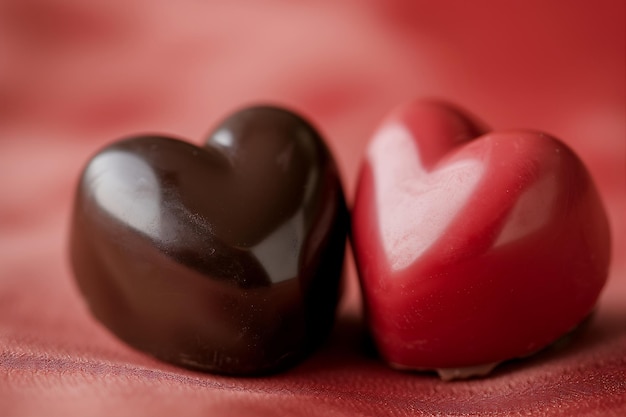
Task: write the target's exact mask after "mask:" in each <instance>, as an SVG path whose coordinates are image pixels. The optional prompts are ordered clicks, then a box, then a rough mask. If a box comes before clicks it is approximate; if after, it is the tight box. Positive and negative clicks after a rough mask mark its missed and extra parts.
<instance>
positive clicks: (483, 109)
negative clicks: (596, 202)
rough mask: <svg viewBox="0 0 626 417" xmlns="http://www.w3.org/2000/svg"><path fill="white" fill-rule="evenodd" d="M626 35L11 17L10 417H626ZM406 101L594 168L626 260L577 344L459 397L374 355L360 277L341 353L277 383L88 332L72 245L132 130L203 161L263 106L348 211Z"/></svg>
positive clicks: (370, 14) (514, 10)
mask: <svg viewBox="0 0 626 417" xmlns="http://www.w3.org/2000/svg"><path fill="white" fill-rule="evenodd" d="M625 28H626V3H625V2H623V1H621V0H596V1H594V2H589V1H581V0H573V1H557V0H547V1H543V0H542V1H540V0H531V1H529V0H526V1H521V0H511V1H497V0H473V1H461V0H458V1H452V0H445V1H437V2H433V1H425V0H424V1H409V0H406V1H401V0H391V1H385V0H379V1H375V0H367V1H358V0H347V1H328V0H327V1H300V2H289V1H285V0H263V1H254V2H253V1H243V0H240V1H213V2H210V1H204V2H202V1H191V0H187V1H177V2H170V1H163V0H153V1H148V0H128V1H112V2H105V1H91V2H85V1H81V0H0V414H3V415H41V414H46V415H54V414H63V415H86V414H88V415H107V414H108V413H110V412H112V413H114V414H125V415H133V414H138V413H141V414H152V415H171V414H172V413H174V412H180V413H184V414H190V415H200V414H211V413H216V414H219V415H231V414H232V415H244V414H247V415H266V414H267V415H276V414H278V415H280V414H288V415H329V414H333V413H334V414H333V415H380V414H382V413H388V414H390V415H431V414H434V413H436V412H443V413H449V414H453V413H457V414H462V413H466V414H467V413H478V412H493V413H495V414H499V415H509V414H516V413H519V412H525V411H530V412H542V413H545V414H550V415H556V414H559V413H565V414H570V412H571V413H572V414H573V415H576V414H579V415H609V414H610V413H615V415H618V414H620V413H621V412H622V411H625V412H626V405H625V404H626V382H624V381H625V380H626V378H624V375H625V374H626V358H625V356H626V355H625V354H624V352H626V308H625V306H626V259H625V258H624V254H625V253H626V250H625V249H626V220H625V219H626V215H625V214H626V192H625V191H626V29H625ZM416 97H437V98H442V99H445V100H448V101H451V102H453V103H456V104H458V105H461V106H463V107H465V108H467V109H468V110H470V111H471V112H472V113H474V114H476V115H477V116H478V117H480V118H482V119H483V120H484V121H485V122H487V123H488V124H489V125H491V126H492V127H493V128H494V129H506V128H517V127H522V128H533V129H538V130H544V131H547V132H549V133H551V134H553V135H555V136H557V137H559V138H561V139H562V140H564V141H565V142H566V143H568V144H569V145H570V146H571V147H572V148H574V150H576V151H577V152H578V153H579V155H580V156H581V158H582V159H583V160H584V162H585V163H586V165H587V166H588V167H589V169H590V171H591V173H592V175H593V176H594V178H595V179H596V181H597V183H598V186H599V189H600V191H601V194H602V196H603V198H604V201H605V203H606V206H607V209H608V211H609V215H610V221H611V225H612V230H613V236H614V252H613V254H614V256H613V263H612V267H611V276H610V279H609V284H608V285H607V287H606V290H605V292H604V294H603V296H602V298H601V303H600V306H599V309H598V312H597V314H596V317H595V319H594V321H593V322H592V324H591V325H590V326H589V328H588V329H586V330H585V331H584V332H582V335H581V336H580V337H579V338H578V340H577V341H576V342H574V343H573V344H572V346H570V347H568V348H567V349H565V350H563V351H559V352H548V353H544V354H543V356H541V355H540V357H538V358H536V359H534V360H529V361H527V362H524V363H522V364H518V363H514V364H512V365H508V366H507V365H505V366H504V367H503V369H502V370H500V371H499V372H497V373H496V374H495V375H494V376H493V377H492V378H488V379H485V380H477V381H470V382H462V383H455V384H443V383H441V382H440V381H438V380H436V379H435V378H434V377H433V376H432V375H429V374H423V375H422V374H417V375H411V374H402V373H397V372H394V371H391V370H388V369H387V368H385V367H384V365H382V364H380V363H379V362H378V361H377V360H376V358H375V357H374V356H373V355H372V354H371V353H368V352H366V349H364V348H363V347H362V345H363V343H362V339H363V329H362V324H361V323H360V321H359V317H360V296H359V293H358V287H357V284H356V276H355V273H354V268H353V265H352V261H351V260H350V261H349V262H348V268H347V270H348V273H347V280H348V283H349V284H348V290H347V294H346V296H345V297H344V301H343V303H342V308H341V315H340V320H339V323H338V326H337V331H336V332H335V334H334V335H333V338H331V340H330V341H329V342H328V344H327V345H326V346H325V347H324V348H323V349H322V350H321V351H320V352H318V353H316V354H315V355H314V356H313V357H312V358H311V359H310V360H308V361H306V362H305V363H303V364H302V365H300V366H298V367H296V368H294V369H293V370H290V371H289V372H287V373H285V374H281V375H278V376H275V377H272V378H262V379H254V380H250V379H244V380H237V379H231V378H224V377H216V376H211V375H203V374H198V373H194V372H190V371H185V370H180V369H177V368H175V367H171V366H169V365H165V364H162V363H159V362H157V361H155V360H153V359H150V358H147V357H145V356H143V355H141V354H140V353H137V352H135V351H132V350H131V349H130V348H128V347H126V346H125V345H123V344H122V343H120V342H118V341H117V340H115V339H114V338H113V337H112V336H111V335H110V334H109V333H108V332H106V331H105V330H104V329H103V328H102V327H101V326H100V325H99V324H98V323H96V322H95V320H93V319H92V318H91V316H90V315H89V313H88V312H87V310H86V308H85V306H84V304H83V302H82V300H81V299H80V296H79V294H78V292H77V290H76V288H75V286H74V284H73V279H72V277H71V274H70V271H69V268H68V264H67V255H66V239H67V224H68V218H69V215H70V207H71V202H72V194H73V188H74V185H75V181H76V179H77V176H78V175H79V172H80V169H81V167H82V165H83V164H84V163H85V161H86V160H87V158H89V156H90V155H91V154H93V153H94V152H95V151H96V150H97V149H98V148H99V147H101V146H103V145H104V144H106V143H109V142H110V141H112V140H115V139H117V138H118V137H120V136H126V135H128V134H133V133H139V132H159V133H170V134H172V135H175V136H182V137H187V138H189V140H190V141H192V142H196V143H199V142H200V141H201V140H202V138H203V135H205V134H206V132H208V131H209V130H210V129H211V128H212V126H214V125H215V123H216V122H217V121H219V120H220V119H222V118H223V117H224V116H226V115H227V114H229V113H230V112H232V111H233V110H235V109H237V108H239V107H242V106H244V105H246V104H250V103H256V102H272V103H277V104H282V105H286V106H289V107H292V108H293V109H295V110H297V111H299V112H301V113H302V114H303V115H305V116H306V117H308V118H309V119H310V120H311V121H313V123H314V124H315V125H316V126H318V128H319V129H320V130H321V131H322V132H323V133H324V135H325V136H326V138H327V140H328V142H329V145H330V146H331V148H332V149H333V150H334V151H335V155H336V158H337V160H338V163H339V166H340V170H341V171H342V174H343V180H344V183H345V185H346V189H347V190H348V193H349V195H351V194H352V192H353V190H354V185H355V181H356V175H357V172H358V167H359V164H360V161H361V156H362V155H363V151H364V149H365V146H366V144H367V142H368V140H369V137H370V135H371V134H372V133H373V131H374V129H375V128H376V126H377V124H378V123H379V122H380V120H381V119H382V117H383V116H384V115H385V114H386V112H388V111H389V110H390V109H391V108H393V107H394V106H396V105H398V104H400V103H402V102H404V101H406V100H410V99H413V98H416ZM564 410H566V411H564ZM606 413H609V414H606Z"/></svg>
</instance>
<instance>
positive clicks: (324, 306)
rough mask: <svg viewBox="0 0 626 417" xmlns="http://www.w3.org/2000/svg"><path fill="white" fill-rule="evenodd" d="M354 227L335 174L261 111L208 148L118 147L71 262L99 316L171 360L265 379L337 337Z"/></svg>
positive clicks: (169, 142) (89, 169) (138, 141)
mask: <svg viewBox="0 0 626 417" xmlns="http://www.w3.org/2000/svg"><path fill="white" fill-rule="evenodd" d="M347 229H348V215H347V210H346V206H345V201H344V196H343V191H342V188H341V184H340V181H339V177H338V173H337V170H336V166H335V163H334V161H333V159H332V156H331V155H330V153H329V151H328V149H327V148H326V147H325V145H324V143H323V141H322V139H321V137H320V136H319V135H318V133H317V132H316V131H315V130H314V129H313V128H312V127H311V126H310V125H309V124H308V123H307V122H306V121H304V120H303V119H301V118H299V117H297V116H295V115H293V114H292V113H290V112H287V111H284V110H281V109H278V108H272V107H255V108H249V109H246V110H243V111H241V112H239V113H237V114H235V115H234V116H232V117H230V118H229V119H227V120H226V121H224V122H223V123H222V124H221V125H220V126H219V127H218V128H217V129H216V130H215V131H214V132H213V133H212V134H211V135H210V137H209V138H208V140H207V141H206V144H205V145H204V147H196V146H194V145H192V144H189V143H186V142H183V141H179V140H175V139H170V138H166V137H155V136H144V137H136V138H131V139H127V140H123V141H120V142H117V143H114V144H112V145H110V146H108V147H106V148H105V149H103V150H102V151H101V152H99V153H98V154H97V155H96V156H95V157H93V158H92V159H91V161H90V162H89V163H88V164H87V166H86V168H85V170H84V172H83V175H82V177H81V179H80V183H79V185H78V190H77V194H76V200H75V207H74V214H73V219H72V230H71V261H72V265H73V268H74V272H75V276H76V279H77V282H78V284H79V287H80V289H81V291H82V293H83V294H84V296H85V297H86V299H87V302H88V304H89V307H90V308H91V310H92V311H93V313H94V314H95V316H96V317H97V318H98V319H99V320H100V321H101V322H102V323H104V324H105V325H106V326H107V327H108V328H109V329H111V330H112V331H113V332H114V333H115V334H116V335H118V336H119V337H120V338H121V339H123V340H125V341H126V342H127V343H129V344H131V345H132V346H134V347H137V348H139V349H141V350H144V351H146V352H149V353H151V354H153V355H155V356H157V357H159V358H161V359H164V360H167V361H170V362H173V363H176V364H179V365H183V366H187V367H192V368H196V369H201V370H206V371H211V372H218V373H226V374H239V375H247V374H259V373H266V372H272V371H276V370H279V369H280V368H282V367H285V366H288V365H291V364H293V363H294V362H296V361H298V360H300V359H302V358H303V357H304V356H305V355H306V354H307V353H309V352H310V351H311V350H312V349H313V348H314V347H315V346H316V345H317V344H319V342H321V341H322V340H323V339H324V337H325V335H326V334H327V333H328V331H329V329H330V327H331V325H332V322H333V318H334V313H335V307H336V304H337V300H338V295H339V287H340V276H341V270H342V263H343V257H344V248H345V238H346V234H347Z"/></svg>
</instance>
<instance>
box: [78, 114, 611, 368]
mask: <svg viewBox="0 0 626 417" xmlns="http://www.w3.org/2000/svg"><path fill="white" fill-rule="evenodd" d="M348 224H349V220H348V214H347V209H346V205H345V202H344V196H343V192H342V189H341V184H340V181H339V178H338V174H337V169H336V167H335V163H334V162H333V159H332V157H331V155H330V153H329V151H328V149H327V148H326V147H325V146H324V144H323V141H322V139H321V138H320V136H319V135H318V134H317V133H316V132H315V130H314V129H313V128H312V127H311V126H310V125H309V124H308V123H307V122H305V121H304V120H302V119H300V118H299V117H297V116H295V115H293V114H291V113H289V112H287V111H284V110H279V109H276V108H267V107H261V108H252V109H248V110H244V111H242V112H240V113H237V114H236V115H234V116H233V117H231V118H230V119H228V120H226V121H225V122H224V123H223V124H222V125H220V126H219V127H218V128H217V129H216V131H215V132H214V133H213V134H212V135H211V136H210V137H209V139H208V141H207V143H206V145H205V146H204V147H202V148H198V147H196V146H193V145H190V144H188V143H185V142H181V141H177V140H173V139H168V138H163V137H139V138H134V139H129V140H126V141H123V142H119V143H116V144H113V145H111V146H109V147H108V148H106V149H104V150H103V151H101V152H100V153H99V154H98V155H96V156H95V158H93V159H92V160H91V162H90V163H89V164H88V165H87V168H86V169H85V172H84V174H83V177H82V179H81V182H80V185H79V189H78V195H77V199H76V207H75V213H74V217H73V228H72V259H73V264H74V269H75V272H76V276H77V279H78V282H79V285H80V287H81V289H82V291H83V293H84V294H85V296H86V298H87V300H88V302H89V303H90V306H91V308H92V310H93V312H94V313H95V315H96V316H97V317H98V318H99V319H100V320H101V321H102V322H103V323H104V324H105V325H106V326H108V327H109V328H110V329H111V330H113V332H115V333H116V334H117V335H118V336H120V337H121V338H122V339H124V340H125V341H127V342H128V343H130V344H131V345H133V346H135V347H138V348H139V349H142V350H144V351H147V352H150V353H152V354H153V355H155V356H157V357H159V358H162V359H165V360H168V361H170V362H174V363H177V364H180V365H184V366H189V367H193V368H199V369H203V370H207V371H213V372H220V373H229V374H238V375H242V374H244V375H248V374H258V373H264V372H271V371H276V370H278V369H280V368H282V367H284V366H288V365H289V364H292V363H294V362H296V361H297V360H299V359H301V358H303V357H304V356H305V355H306V354H307V353H308V352H310V351H311V349H313V348H314V347H315V346H316V345H317V344H318V343H319V342H321V341H322V340H324V336H325V335H326V334H327V333H328V331H329V329H330V327H331V325H332V321H333V316H334V312H335V307H336V304H337V300H338V293H339V286H340V285H339V284H340V275H341V267H342V262H343V256H344V246H345V239H346V234H347V231H348ZM352 232H353V233H352V243H353V247H354V253H355V257H356V263H357V266H358V269H359V275H360V279H361V286H362V288H363V295H364V303H365V306H366V309H367V311H368V320H369V323H368V324H369V327H370V330H371V333H372V337H373V339H374V341H375V343H376V346H377V348H378V351H379V353H380V355H381V356H382V358H383V359H384V360H385V361H386V362H387V363H388V364H390V365H391V366H393V367H395V368H399V369H409V370H425V369H426V370H437V371H438V372H439V374H440V376H441V377H442V378H444V379H454V378H461V377H471V376H476V375H483V374H485V373H487V372H490V371H491V370H492V369H493V368H494V367H495V366H496V365H497V364H499V363H501V362H503V361H505V360H508V359H512V358H516V357H525V356H528V355H530V354H532V353H534V352H536V351H538V350H540V349H542V348H544V347H545V346H547V345H549V344H551V343H553V342H554V341H555V340H557V339H558V338H559V337H560V336H562V335H563V334H565V333H567V332H569V331H570V330H571V329H573V328H575V327H576V326H577V325H578V324H579V323H580V322H581V321H582V320H583V319H584V318H585V317H586V316H588V315H589V314H590V312H591V311H592V310H593V308H594V305H595V303H596V301H597V299H598V296H599V294H600V292H601V290H602V288H603V286H604V284H605V282H606V277H607V274H608V265H609V259H610V256H609V255H610V232H609V226H608V222H607V218H606V213H605V211H604V208H603V206H602V203H601V201H600V197H599V195H598V193H597V191H596V188H595V185H594V184H593V181H592V179H591V177H590V175H589V174H588V172H587V170H586V168H585V167H584V165H583V164H582V162H581V161H580V159H579V158H578V157H577V155H576V154H575V153H574V152H573V151H572V150H571V149H569V148H568V147H567V146H566V145H565V144H563V143H562V142H560V141H559V140H557V139H554V138H551V137H549V136H548V135H546V134H543V133H541V132H534V131H520V130H516V131H504V132H489V131H488V130H487V129H486V128H485V127H484V126H483V125H482V124H480V123H477V122H476V121H475V120H473V118H471V117H470V116H468V115H467V114H465V113H464V112H463V111H461V110H459V109H456V108H454V107H453V106H449V105H445V104H441V103H432V102H415V103H409V104H407V105H406V106H403V107H400V108H399V109H397V110H396V111H395V112H393V113H392V114H391V116H390V117H389V118H388V119H387V120H386V121H385V122H384V123H383V124H382V126H381V128H380V129H379V131H378V133H376V135H375V136H374V139H373V140H372V141H371V144H370V147H369V149H368V152H367V154H366V159H365V161H364V163H363V166H362V171H361V175H360V180H359V184H358V187H357V194H356V197H355V203H354V209H353V216H352Z"/></svg>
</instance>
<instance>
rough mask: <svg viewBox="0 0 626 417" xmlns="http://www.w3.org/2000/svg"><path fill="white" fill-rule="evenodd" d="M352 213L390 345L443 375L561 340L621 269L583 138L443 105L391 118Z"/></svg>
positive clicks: (389, 356)
mask: <svg viewBox="0 0 626 417" xmlns="http://www.w3.org/2000/svg"><path fill="white" fill-rule="evenodd" d="M352 224H353V235H352V239H353V245H354V249H355V255H356V259H357V265H358V269H359V274H360V279H361V284H362V288H363V293H364V298H365V305H366V311H367V315H368V321H369V325H370V329H371V332H372V335H373V338H374V340H375V343H376V345H377V348H378V350H379V352H380V354H381V355H382V357H383V358H384V359H385V360H386V361H387V362H388V363H390V364H391V365H392V366H395V367H398V368H408V369H437V370H439V371H440V375H441V376H442V377H444V378H453V377H455V376H463V375H465V376H470V375H472V374H480V373H485V372H488V371H489V370H491V369H492V368H493V366H495V364H497V363H499V362H501V361H504V360H507V359H511V358H516V357H522V356H525V355H528V354H531V353H533V352H535V351H537V350H539V349H541V348H543V347H545V346H546V345H548V344H550V343H551V342H553V341H555V340H556V339H557V338H559V337H560V336H561V335H563V334H565V333H567V332H568V331H570V330H571V329H573V328H574V327H575V326H576V325H577V324H579V323H580V322H581V321H582V320H583V319H584V318H585V317H586V316H587V315H588V314H589V313H590V312H591V310H592V309H593V307H594V305H595V303H596V300H597V298H598V295H599V294H600V291H601V289H602V287H603V285H604V283H605V281H606V277H607V272H608V264H609V252H610V236H609V228H608V222H607V217H606V214H605V211H604V209H603V206H602V203H601V201H600V198H599V196H598V193H597V191H596V188H595V186H594V184H593V182H592V179H591V177H590V176H589V174H588V172H587V170H586V169H585V167H584V165H583V164H582V162H581V161H580V160H579V158H578V157H577V156H576V155H575V154H574V153H573V152H572V150H570V149H569V148H568V147H567V146H565V145H564V144H563V143H562V142H560V141H558V140H556V139H554V138H552V137H550V136H548V135H546V134H543V133H539V132H532V131H519V130H517V131H505V132H492V133H485V129H484V128H483V127H481V126H480V125H479V124H478V123H476V122H475V121H473V120H472V119H471V118H470V117H468V116H467V115H465V114H464V113H462V112H461V111H459V110H458V109H455V108H452V107H450V106H447V105H443V104H438V103H428V102H415V103H411V104H409V105H406V106H404V107H402V108H400V109H398V110H396V111H395V112H394V113H392V114H391V116H390V117H389V118H388V119H387V120H386V121H385V122H384V123H383V124H382V126H381V128H380V129H379V130H378V132H377V133H376V135H375V137H374V139H373V140H372V142H371V144H370V146H369V149H368V152H367V159H366V162H365V164H364V166H363V169H362V172H361V174H360V179H359V184H358V188H357V195H356V200H355V204H354V210H353V218H352ZM463 368H465V369H463ZM457 371H458V372H457ZM455 372H456V373H455Z"/></svg>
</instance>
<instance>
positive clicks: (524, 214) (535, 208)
mask: <svg viewBox="0 0 626 417" xmlns="http://www.w3.org/2000/svg"><path fill="white" fill-rule="evenodd" d="M556 189H557V180H556V177H555V176H551V177H545V178H543V179H541V180H540V181H539V182H538V183H536V184H534V185H533V186H532V187H530V188H529V189H528V190H526V191H525V192H524V193H523V194H522V195H521V197H520V198H519V199H518V200H517V202H516V203H515V206H514V207H513V210H512V211H511V213H510V214H509V216H508V218H507V220H506V223H505V225H504V227H503V228H502V231H501V232H500V234H499V236H498V239H497V240H496V242H495V243H494V247H497V246H501V245H505V244H507V243H509V242H513V241H516V240H519V239H522V238H524V237H526V236H528V235H530V234H532V233H533V232H536V231H537V230H539V229H541V228H542V227H543V226H544V225H546V224H547V223H548V221H549V220H550V218H551V217H552V208H553V207H554V204H555V199H556V194H557V193H556Z"/></svg>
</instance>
